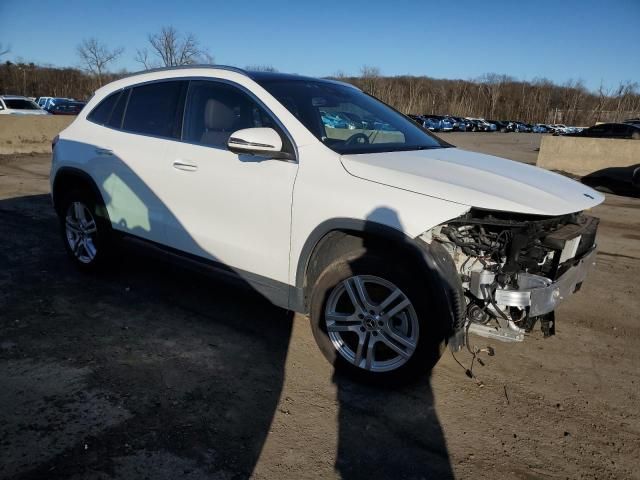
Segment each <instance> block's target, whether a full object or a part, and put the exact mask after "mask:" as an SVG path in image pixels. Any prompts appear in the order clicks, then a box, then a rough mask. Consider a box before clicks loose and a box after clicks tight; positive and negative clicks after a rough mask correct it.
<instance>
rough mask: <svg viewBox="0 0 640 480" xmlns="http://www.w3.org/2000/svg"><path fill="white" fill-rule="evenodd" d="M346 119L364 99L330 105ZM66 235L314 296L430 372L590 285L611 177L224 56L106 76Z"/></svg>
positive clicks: (72, 165) (102, 252)
mask: <svg viewBox="0 0 640 480" xmlns="http://www.w3.org/2000/svg"><path fill="white" fill-rule="evenodd" d="M332 118H349V122H343V123H344V125H343V124H340V123H339V122H333V123H331V124H328V123H327V122H330V121H331V119H332ZM51 188H52V196H53V202H54V206H55V209H56V211H57V213H58V215H59V216H60V219H61V226H62V233H63V237H64V240H65V245H66V249H67V250H68V253H69V254H70V256H71V258H72V259H73V260H74V261H75V262H76V263H77V265H78V266H79V267H81V268H82V269H85V270H88V269H94V268H96V267H99V266H100V265H103V264H104V263H105V260H106V259H108V258H109V257H111V256H112V255H113V253H114V251H116V249H115V246H116V245H118V246H120V245H122V244H124V243H129V244H136V245H138V246H140V245H143V246H148V247H150V249H152V250H153V251H156V252H157V251H161V252H163V254H167V255H171V256H172V257H179V258H184V259H185V260H186V261H187V263H189V264H191V265H198V266H200V265H202V266H205V267H207V269H209V270H211V271H214V272H219V273H224V274H228V275H233V276H235V277H240V278H241V279H243V280H244V281H246V283H247V284H249V285H250V286H252V287H253V288H254V289H255V290H257V291H259V292H261V293H262V295H264V296H265V297H266V298H268V299H269V300H270V301H272V302H273V303H274V304H276V305H278V306H281V307H284V308H288V309H291V310H295V311H298V312H302V313H305V314H308V315H309V316H310V318H311V324H312V329H313V333H314V335H315V338H316V340H317V342H318V344H319V346H320V348H321V350H322V352H323V353H324V354H325V355H326V357H327V358H328V359H329V360H330V361H331V362H332V363H333V364H334V365H335V366H336V367H337V368H341V369H345V370H347V371H349V372H351V373H356V374H359V375H361V376H365V377H368V378H369V379H374V380H382V381H387V380H390V379H397V378H414V377H415V376H416V375H417V374H419V373H421V372H426V371H428V370H429V369H430V367H431V366H432V365H433V364H434V363H435V361H437V358H438V355H439V353H440V351H441V349H440V348H439V347H440V345H442V344H443V342H448V343H449V345H450V346H451V348H454V349H455V348H460V347H461V345H464V341H465V335H464V333H465V331H468V330H467V328H466V327H468V329H470V330H471V331H473V332H476V333H478V334H480V335H484V336H487V337H493V338H497V339H500V340H506V341H519V340H522V339H523V338H524V334H525V333H526V332H529V331H531V329H532V328H533V326H534V324H535V323H536V321H540V323H541V325H542V329H543V331H544V333H545V335H549V334H552V333H553V327H554V322H553V310H554V309H555V307H556V306H557V304H558V303H559V302H560V301H561V300H562V299H563V298H566V297H567V296H568V295H570V294H571V293H573V292H574V291H575V290H577V289H578V288H579V287H580V285H581V283H582V280H583V279H584V277H585V275H586V272H587V270H588V267H589V266H590V265H591V263H592V261H593V258H594V255H595V232H596V229H597V219H594V218H592V217H588V216H586V215H584V214H582V213H580V212H581V211H582V210H584V209H588V208H590V207H593V206H594V205H597V204H598V203H600V202H601V201H602V200H603V197H602V195H601V194H599V193H597V192H595V191H594V190H591V189H590V188H588V187H585V186H583V185H581V184H579V183H577V182H574V181H572V180H569V179H567V178H565V177H562V176H560V175H557V174H554V173H551V172H548V171H545V170H541V169H538V168H535V167H532V166H529V165H524V164H521V163H516V162H512V161H509V160H504V159H500V158H496V157H492V156H488V155H481V154H477V153H472V152H467V151H464V150H458V149H457V148H454V147H453V146H452V145H449V144H447V143H445V142H443V141H442V140H440V139H438V138H437V137H435V136H433V135H431V134H430V133H428V132H427V131H426V130H424V129H422V128H420V127H419V126H417V125H416V124H415V123H414V122H412V121H411V120H410V119H408V118H407V117H405V116H404V115H402V114H400V113H398V112H397V111H395V110H393V109H392V108H390V107H388V106H387V105H385V104H383V103H381V102H380V101H378V100H376V99H375V98H373V97H371V96H369V95H367V94H365V93H363V92H362V91H360V90H358V89H357V88H355V87H353V86H351V85H348V84H344V83H341V82H336V81H331V80H319V79H313V78H305V77H300V76H295V75H284V74H279V73H265V72H247V71H243V70H239V69H236V68H229V67H220V66H191V67H187V68H173V69H161V70H157V71H150V72H145V73H140V74H136V75H133V76H130V77H127V78H124V79H121V80H118V81H115V82H113V83H110V84H109V85H107V86H105V87H103V88H101V89H100V90H98V91H97V92H96V94H95V96H94V97H93V98H92V99H91V101H90V102H89V103H88V105H87V106H86V108H85V109H83V110H82V112H81V113H80V114H79V115H78V117H77V119H76V120H75V121H74V122H73V123H72V124H71V125H70V126H69V127H68V128H66V129H65V130H64V131H63V132H61V133H60V135H59V137H57V138H56V140H55V141H54V150H53V165H52V170H51Z"/></svg>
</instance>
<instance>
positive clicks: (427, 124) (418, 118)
mask: <svg viewBox="0 0 640 480" xmlns="http://www.w3.org/2000/svg"><path fill="white" fill-rule="evenodd" d="M409 117H410V118H411V120H413V121H414V122H416V123H417V124H418V125H420V126H421V127H422V128H426V129H427V130H430V131H432V132H439V131H441V130H442V123H441V122H440V120H437V119H433V118H429V117H424V116H422V115H409Z"/></svg>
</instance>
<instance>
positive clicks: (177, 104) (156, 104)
mask: <svg viewBox="0 0 640 480" xmlns="http://www.w3.org/2000/svg"><path fill="white" fill-rule="evenodd" d="M186 85H187V82H185V81H167V82H156V83H149V84H147V85H141V86H139V87H134V88H133V89H132V90H131V93H130V96H129V103H128V105H127V112H126V114H125V117H124V122H123V125H122V128H123V129H124V130H127V131H130V132H134V133H142V134H146V135H155V136H158V137H168V138H180V125H181V123H182V107H183V103H184V100H183V99H184V93H185V91H186Z"/></svg>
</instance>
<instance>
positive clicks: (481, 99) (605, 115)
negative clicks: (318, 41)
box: [335, 67, 640, 125]
mask: <svg viewBox="0 0 640 480" xmlns="http://www.w3.org/2000/svg"><path fill="white" fill-rule="evenodd" d="M335 78H337V79H339V80H342V81H346V82H349V83H352V84H354V85H356V86H358V87H359V88H361V89H362V90H364V91H366V92H367V93H370V94H371V95H374V96H375V97H378V98H380V99H381V100H382V101H384V102H386V103H388V104H389V105H392V106H393V107H394V108H396V109H397V110H400V111H401V112H403V113H415V114H439V115H443V114H449V115H454V116H464V117H482V118H487V119H492V120H516V121H523V122H526V123H565V124H569V125H592V124H594V123H595V122H599V121H600V122H602V121H620V120H624V119H626V118H630V117H638V116H640V90H639V88H638V84H637V83H631V82H626V83H622V84H620V86H619V87H618V88H616V89H614V90H611V91H609V90H606V89H604V88H602V87H601V88H600V89H599V90H598V91H597V92H590V91H589V90H588V89H587V88H586V87H585V86H584V84H583V83H582V82H580V81H569V82H567V83H565V84H564V85H557V84H555V83H553V82H551V81H550V80H546V79H540V80H534V81H531V82H525V81H518V80H516V79H514V78H511V77H508V76H506V75H496V74H488V75H485V76H483V77H481V78H479V79H476V80H473V81H469V80H443V79H436V78H430V77H412V76H398V77H384V76H381V75H380V74H379V70H378V69H377V68H371V67H365V68H363V69H362V74H361V76H359V77H347V76H342V75H338V76H336V77H335Z"/></svg>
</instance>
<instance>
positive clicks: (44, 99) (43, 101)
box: [35, 97, 53, 108]
mask: <svg viewBox="0 0 640 480" xmlns="http://www.w3.org/2000/svg"><path fill="white" fill-rule="evenodd" d="M50 98H53V97H38V98H36V100H35V102H36V103H37V104H38V106H39V107H40V108H44V106H45V104H46V103H47V100H49V99H50Z"/></svg>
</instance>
